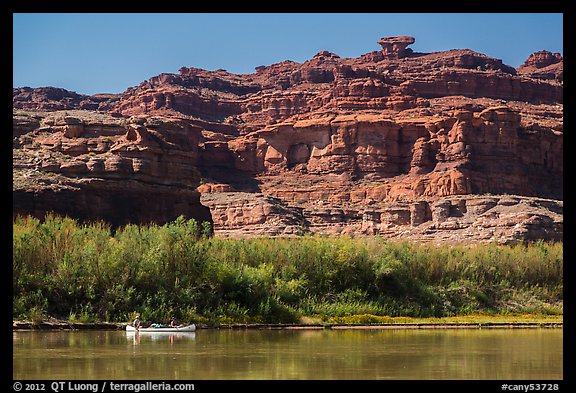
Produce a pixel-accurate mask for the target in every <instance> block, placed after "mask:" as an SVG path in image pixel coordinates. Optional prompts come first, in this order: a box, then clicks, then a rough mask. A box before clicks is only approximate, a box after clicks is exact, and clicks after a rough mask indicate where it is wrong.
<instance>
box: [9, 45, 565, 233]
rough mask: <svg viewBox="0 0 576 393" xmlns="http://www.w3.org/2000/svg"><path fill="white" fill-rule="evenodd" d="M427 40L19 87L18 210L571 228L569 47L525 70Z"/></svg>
mask: <svg viewBox="0 0 576 393" xmlns="http://www.w3.org/2000/svg"><path fill="white" fill-rule="evenodd" d="M414 41H415V40H414V38H413V37H409V36H399V37H384V38H382V39H381V40H380V41H378V43H379V44H380V45H381V47H382V50H380V51H374V52H371V53H367V54H365V55H362V56H360V57H358V58H342V57H340V56H338V55H337V54H334V53H331V52H328V51H320V52H318V53H317V54H316V55H315V56H313V57H312V58H311V59H310V60H308V61H305V62H303V63H296V62H293V61H284V62H281V63H277V64H272V65H270V66H258V67H256V70H255V72H254V73H252V74H243V75H237V74H232V73H229V72H227V71H225V70H216V71H207V70H202V69H198V68H193V67H182V68H180V70H179V72H178V74H168V73H165V74H161V75H158V76H155V77H152V78H150V79H149V80H148V81H144V82H142V83H141V84H140V85H139V86H135V87H131V88H129V89H127V90H126V91H125V92H123V93H122V94H118V95H99V96H81V95H77V94H76V93H72V92H67V93H66V92H65V91H64V92H60V93H59V95H58V94H52V93H51V95H50V94H48V93H49V92H50V91H51V90H50V89H52V88H48V89H46V88H42V89H29V88H23V89H14V108H15V111H14V125H13V135H14V211H15V212H16V211H17V212H22V213H24V212H34V213H35V214H37V215H41V214H42V213H44V212H46V211H49V210H55V211H58V212H61V213H62V212H68V213H70V214H72V215H75V216H79V217H83V218H91V217H103V218H105V219H108V220H115V221H116V223H117V224H122V223H125V222H134V221H139V220H140V221H156V222H163V221H167V220H171V219H173V218H175V217H176V216H178V215H179V214H184V215H186V216H188V217H196V218H199V219H208V220H209V219H210V216H211V217H212V219H213V222H214V228H215V232H216V234H220V235H223V236H257V235H258V236H260V235H268V236H295V235H299V234H302V233H309V232H312V233H325V234H338V233H345V234H350V235H359V234H381V235H383V236H387V237H399V238H407V239H412V240H433V239H441V240H442V241H452V242H457V241H466V242H470V241H493V240H498V241H502V242H513V241H518V240H534V239H539V238H541V239H555V240H557V239H561V236H562V199H563V179H562V178H563V160H562V156H563V79H562V69H563V61H562V58H561V56H560V55H558V54H550V53H549V52H538V53H536V54H533V55H532V56H530V57H529V59H528V60H527V61H526V62H525V64H524V65H523V66H521V67H519V68H518V69H515V68H513V67H510V66H508V65H506V64H503V63H502V61H501V60H499V59H494V58H491V57H489V56H486V55H483V54H481V53H477V52H474V51H472V50H468V49H459V50H450V51H445V52H436V53H415V52H413V51H412V50H411V49H409V48H408V46H409V45H410V44H412V43H414ZM59 97H60V98H59ZM96 105H97V106H96ZM17 109H18V110H17ZM80 109H85V110H83V111H80ZM96 109H97V110H98V112H96ZM54 110H58V111H56V112H54ZM200 194H201V196H200ZM65 195H69V197H68V196H66V197H65V198H64V197H61V196H65ZM66 198H68V199H66ZM61 200H63V201H65V202H64V203H63V202H61Z"/></svg>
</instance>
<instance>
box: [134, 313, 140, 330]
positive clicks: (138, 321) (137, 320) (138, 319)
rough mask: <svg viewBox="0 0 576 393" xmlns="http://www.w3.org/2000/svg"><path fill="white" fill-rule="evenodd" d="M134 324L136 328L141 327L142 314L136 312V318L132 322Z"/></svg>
mask: <svg viewBox="0 0 576 393" xmlns="http://www.w3.org/2000/svg"><path fill="white" fill-rule="evenodd" d="M132 326H134V328H136V330H138V329H140V315H138V314H136V319H134V322H132Z"/></svg>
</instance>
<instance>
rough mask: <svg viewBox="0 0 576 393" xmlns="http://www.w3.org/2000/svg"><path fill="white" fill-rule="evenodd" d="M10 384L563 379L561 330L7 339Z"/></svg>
mask: <svg viewBox="0 0 576 393" xmlns="http://www.w3.org/2000/svg"><path fill="white" fill-rule="evenodd" d="M13 350H14V355H13V378H14V379H49V380H59V379H89V380H97V379H108V380H120V379H145V380H151V379H165V380H175V379H187V380H201V379H506V380H510V379H533V380H536V379H537V380H544V379H562V377H563V375H562V361H563V353H562V329H478V330H476V329H457V330H456V329H446V330H440V329H418V330H416V329H392V330H376V329H369V330H247V331H246V330H242V331H237V330H198V331H196V332H195V333H179V334H173V333H165V334H158V333H157V334H156V335H144V334H140V335H138V336H135V335H133V334H128V333H126V332H120V331H91V332H84V331H82V332H78V331H76V332H50V331H47V332H30V331H22V332H13Z"/></svg>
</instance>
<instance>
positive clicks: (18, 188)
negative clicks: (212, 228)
mask: <svg viewBox="0 0 576 393" xmlns="http://www.w3.org/2000/svg"><path fill="white" fill-rule="evenodd" d="M14 125H15V127H14V129H15V133H14V146H13V196H14V197H13V212H14V214H33V215H35V216H38V217H43V216H44V215H45V214H46V213H48V212H55V213H58V214H62V215H69V216H72V217H77V218H80V219H86V220H94V219H103V220H106V221H108V222H110V223H112V224H113V225H115V226H117V225H125V224H127V223H147V222H166V221H171V220H174V219H176V218H177V217H178V216H179V215H184V216H185V217H187V218H196V219H198V220H200V221H211V216H210V212H209V210H208V209H207V208H206V207H204V206H203V205H201V203H200V194H199V192H198V191H197V190H196V187H197V186H198V185H199V184H200V173H199V172H198V171H197V169H196V166H195V164H196V160H197V154H198V153H197V146H198V140H199V138H200V129H199V128H197V127H194V126H191V125H189V124H187V123H182V122H181V121H180V120H179V119H168V118H160V117H148V118H143V117H142V118H130V119H116V118H113V117H110V116H108V115H103V114H97V113H94V112H88V111H80V110H73V111H66V112H61V111H56V112H25V111H17V112H15V121H14ZM26 131H29V132H26Z"/></svg>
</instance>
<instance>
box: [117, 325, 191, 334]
mask: <svg viewBox="0 0 576 393" xmlns="http://www.w3.org/2000/svg"><path fill="white" fill-rule="evenodd" d="M195 330H196V325H194V324H192V325H188V326H182V327H157V328H140V329H138V333H183V332H193V331H195ZM126 331H127V332H133V333H136V328H134V326H130V325H126Z"/></svg>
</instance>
